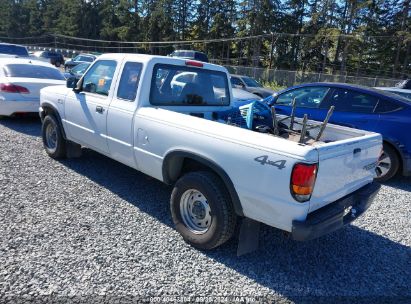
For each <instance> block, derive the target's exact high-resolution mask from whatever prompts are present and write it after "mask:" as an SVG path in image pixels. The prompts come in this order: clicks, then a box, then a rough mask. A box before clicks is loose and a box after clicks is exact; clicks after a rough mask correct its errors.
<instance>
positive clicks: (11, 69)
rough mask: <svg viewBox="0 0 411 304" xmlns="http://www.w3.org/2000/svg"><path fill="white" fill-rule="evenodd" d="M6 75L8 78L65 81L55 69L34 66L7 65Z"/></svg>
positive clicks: (5, 67) (5, 68)
mask: <svg viewBox="0 0 411 304" xmlns="http://www.w3.org/2000/svg"><path fill="white" fill-rule="evenodd" d="M4 74H5V75H6V76H7V77H23V78H40V79H56V80H65V78H64V76H63V74H62V73H61V72H60V71H59V70H57V69H55V68H49V67H46V66H41V65H32V64H8V65H5V66H4Z"/></svg>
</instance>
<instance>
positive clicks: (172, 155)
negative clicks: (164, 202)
mask: <svg viewBox="0 0 411 304" xmlns="http://www.w3.org/2000/svg"><path fill="white" fill-rule="evenodd" d="M199 170H208V171H211V172H214V173H215V174H216V175H217V176H218V177H219V178H220V179H221V180H222V182H223V183H224V185H225V187H226V189H227V191H228V193H229V195H230V198H231V201H232V202H233V205H234V210H235V212H236V214H237V215H239V216H244V213H243V208H242V206H241V202H240V198H239V197H238V194H237V191H236V190H235V187H234V184H233V182H232V181H231V179H230V177H229V176H228V174H227V173H226V172H225V171H224V169H222V168H221V167H220V166H219V165H218V164H216V163H215V162H214V161H212V160H210V159H208V158H207V157H204V156H201V155H198V154H195V153H192V152H187V151H180V150H178V151H172V152H169V153H168V154H167V155H166V156H165V157H164V160H163V167H162V174H163V181H164V182H165V183H166V184H168V185H171V184H173V183H174V182H176V181H177V179H178V178H179V177H180V176H182V175H183V174H184V173H187V172H190V171H199Z"/></svg>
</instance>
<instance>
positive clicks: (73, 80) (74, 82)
mask: <svg viewBox="0 0 411 304" xmlns="http://www.w3.org/2000/svg"><path fill="white" fill-rule="evenodd" d="M77 81H78V79H77V78H76V77H73V76H71V77H69V78H67V81H66V87H68V88H71V89H74V88H75V87H76V86H77Z"/></svg>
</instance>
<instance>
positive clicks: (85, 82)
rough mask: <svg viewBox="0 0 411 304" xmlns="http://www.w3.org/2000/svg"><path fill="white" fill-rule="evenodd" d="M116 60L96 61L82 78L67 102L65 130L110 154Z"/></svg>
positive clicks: (86, 144) (71, 135) (80, 141)
mask: <svg viewBox="0 0 411 304" xmlns="http://www.w3.org/2000/svg"><path fill="white" fill-rule="evenodd" d="M116 66H117V62H116V61H115V60H100V61H97V62H96V63H95V64H93V66H92V67H91V68H90V69H89V70H88V71H87V73H86V74H85V75H84V77H83V78H82V80H81V81H82V83H81V90H80V91H79V92H75V91H73V92H71V93H70V94H69V95H68V96H67V98H66V103H65V121H64V122H65V130H66V132H67V135H68V136H69V138H72V139H74V140H75V141H76V142H79V143H82V144H84V145H85V146H88V147H91V148H93V149H95V150H96V151H99V152H101V153H104V154H107V153H108V146H107V135H106V118H107V109H108V106H109V104H110V98H111V97H112V94H110V90H112V89H113V88H114V85H115V84H114V83H112V82H113V81H112V80H113V77H114V73H115V71H116Z"/></svg>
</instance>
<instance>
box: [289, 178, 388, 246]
mask: <svg viewBox="0 0 411 304" xmlns="http://www.w3.org/2000/svg"><path fill="white" fill-rule="evenodd" d="M380 187H381V185H380V184H378V183H376V182H372V183H370V184H368V185H366V186H364V187H362V188H360V189H358V190H357V191H355V192H353V193H351V194H349V195H347V196H345V197H343V198H341V199H339V200H337V201H335V202H334V203H331V204H329V205H327V206H325V207H323V208H320V209H318V210H316V211H314V212H312V213H310V214H308V216H307V219H306V220H305V221H303V222H302V221H293V227H292V232H291V234H292V237H293V239H295V240H297V241H307V240H311V239H315V238H318V237H320V236H322V235H324V234H327V233H330V232H333V231H335V230H337V229H340V228H341V227H343V226H344V225H347V224H349V223H351V222H352V221H354V220H355V219H356V218H357V217H359V216H360V215H361V214H363V213H364V212H365V211H366V210H367V209H368V207H369V206H370V205H371V203H372V201H373V200H374V198H375V196H376V194H377V193H378V191H379V190H380ZM350 207H351V210H350ZM348 210H349V211H348Z"/></svg>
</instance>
